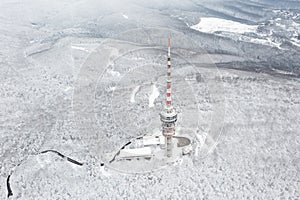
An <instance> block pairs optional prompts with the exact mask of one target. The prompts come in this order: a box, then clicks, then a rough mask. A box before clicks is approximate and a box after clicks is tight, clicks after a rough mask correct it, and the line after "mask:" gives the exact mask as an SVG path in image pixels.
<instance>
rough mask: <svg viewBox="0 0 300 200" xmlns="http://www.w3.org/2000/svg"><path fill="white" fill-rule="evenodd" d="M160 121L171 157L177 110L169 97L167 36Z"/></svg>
mask: <svg viewBox="0 0 300 200" xmlns="http://www.w3.org/2000/svg"><path fill="white" fill-rule="evenodd" d="M160 120H161V121H162V134H163V136H164V137H165V144H166V156H167V157H172V148H173V142H172V138H173V135H174V134H175V122H176V121H177V112H176V110H175V109H174V108H173V106H172V98H171V42H170V38H168V72H167V101H166V106H165V108H164V109H163V111H162V112H161V113H160Z"/></svg>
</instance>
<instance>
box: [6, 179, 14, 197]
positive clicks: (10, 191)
mask: <svg viewBox="0 0 300 200" xmlns="http://www.w3.org/2000/svg"><path fill="white" fill-rule="evenodd" d="M9 179H10V175H8V177H7V180H6V186H7V198H9V197H10V196H12V195H13V193H12V190H11V187H10V183H9Z"/></svg>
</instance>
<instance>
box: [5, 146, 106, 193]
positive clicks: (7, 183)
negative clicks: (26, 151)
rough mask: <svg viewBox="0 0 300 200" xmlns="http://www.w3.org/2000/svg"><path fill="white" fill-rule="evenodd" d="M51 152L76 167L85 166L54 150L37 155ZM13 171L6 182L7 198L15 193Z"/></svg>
mask: <svg viewBox="0 0 300 200" xmlns="http://www.w3.org/2000/svg"><path fill="white" fill-rule="evenodd" d="M49 152H52V153H55V154H57V155H58V156H59V157H61V158H63V159H66V160H67V161H69V162H71V163H73V164H75V165H79V166H82V165H83V164H84V163H82V162H79V161H77V160H74V159H72V158H70V157H68V156H65V155H63V154H62V153H60V152H58V151H56V150H52V149H50V150H45V151H42V152H40V153H38V154H37V155H39V154H44V153H49ZM21 164H22V163H19V164H18V165H17V166H20V165H21ZM101 166H103V165H102V163H101ZM13 171H14V170H11V174H9V175H8V177H7V180H6V187H7V198H9V197H11V196H13V192H12V189H11V187H10V177H11V175H12V172H13Z"/></svg>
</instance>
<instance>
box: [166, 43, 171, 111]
mask: <svg viewBox="0 0 300 200" xmlns="http://www.w3.org/2000/svg"><path fill="white" fill-rule="evenodd" d="M166 104H167V108H170V107H171V104H172V98H171V41H170V38H168V72H167V102H166Z"/></svg>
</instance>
